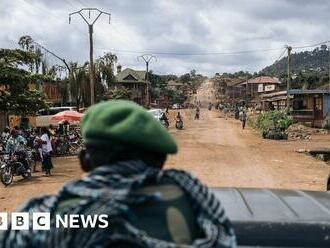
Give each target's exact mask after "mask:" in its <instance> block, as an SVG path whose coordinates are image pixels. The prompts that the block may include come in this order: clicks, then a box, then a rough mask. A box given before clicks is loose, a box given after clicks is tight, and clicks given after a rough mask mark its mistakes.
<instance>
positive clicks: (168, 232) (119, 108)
mask: <svg viewBox="0 0 330 248" xmlns="http://www.w3.org/2000/svg"><path fill="white" fill-rule="evenodd" d="M81 127H82V129H81V130H82V135H83V138H84V140H85V145H86V148H85V149H84V150H82V151H81V153H80V155H79V160H80V165H81V168H82V169H83V171H85V172H88V173H89V174H88V175H87V176H86V177H85V178H82V179H80V180H78V181H75V182H71V183H69V184H66V185H65V186H64V187H63V188H62V189H61V190H60V191H59V193H57V194H56V195H53V196H52V195H50V196H49V195H48V196H45V197H38V198H35V199H32V200H30V201H29V202H28V203H26V204H24V207H23V209H20V210H19V211H21V212H30V213H35V212H46V213H50V216H51V220H50V223H51V227H52V226H53V225H55V222H56V216H55V213H57V214H61V215H62V218H64V217H63V215H67V214H72V213H79V215H80V216H89V215H92V216H100V215H106V216H108V220H109V226H108V228H99V227H98V226H97V225H100V223H98V224H96V227H94V228H76V229H74V230H71V231H70V229H66V228H57V229H51V230H50V231H44V230H36V229H32V228H30V229H29V230H23V231H21V230H11V227H10V226H9V229H8V230H7V231H4V238H3V240H0V246H1V247H54V248H57V247H78V246H79V247H147V248H148V247H150V248H151V247H179V246H180V247H181V246H184V247H187V248H188V247H191V248H192V247H200V245H201V244H202V246H203V247H209V248H213V247H236V239H235V234H234V231H233V228H232V225H231V223H230V221H229V219H228V218H227V216H226V214H225V212H224V209H223V207H222V205H221V203H220V202H219V201H218V200H217V198H216V197H215V196H214V195H213V193H212V192H211V191H210V190H209V189H208V188H207V187H206V186H204V185H202V184H201V182H200V181H199V180H198V179H196V178H194V177H192V176H191V175H190V174H189V173H188V172H185V171H182V170H176V169H166V170H164V169H163V166H164V163H165V161H166V158H167V155H168V154H174V153H176V152H177V149H178V148H177V144H176V142H175V140H174V139H173V138H172V136H171V135H170V134H169V133H168V132H167V130H166V129H165V128H164V127H162V125H161V123H160V122H158V121H157V120H156V119H154V118H153V117H152V116H151V115H150V114H148V113H147V112H146V111H145V110H144V109H143V108H142V107H141V106H139V105H137V104H135V103H133V102H128V101H107V102H102V103H99V104H96V105H93V106H92V107H90V108H89V109H88V110H87V112H86V114H85V115H84V117H83V119H82V123H81ZM151 213H152V214H151ZM56 223H57V222H56ZM101 224H102V223H101ZM78 225H79V224H78Z"/></svg>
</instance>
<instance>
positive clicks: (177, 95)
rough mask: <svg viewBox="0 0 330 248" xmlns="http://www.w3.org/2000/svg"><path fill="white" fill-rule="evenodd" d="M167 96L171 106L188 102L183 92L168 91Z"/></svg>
mask: <svg viewBox="0 0 330 248" xmlns="http://www.w3.org/2000/svg"><path fill="white" fill-rule="evenodd" d="M166 95H167V96H168V100H169V104H170V105H172V104H175V103H178V104H183V103H184V102H185V101H186V100H187V96H185V95H184V94H183V93H182V92H180V91H176V90H170V89H169V90H167V92H166Z"/></svg>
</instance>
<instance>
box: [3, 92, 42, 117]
mask: <svg viewBox="0 0 330 248" xmlns="http://www.w3.org/2000/svg"><path fill="white" fill-rule="evenodd" d="M45 108H48V105H47V104H46V102H45V99H44V97H43V96H42V95H41V93H40V92H39V91H36V90H33V91H25V92H21V93H19V94H17V95H15V97H13V96H12V95H11V94H9V93H8V92H6V91H0V109H1V111H3V112H7V113H9V114H15V115H22V116H26V115H35V114H36V113H37V111H38V110H40V109H45Z"/></svg>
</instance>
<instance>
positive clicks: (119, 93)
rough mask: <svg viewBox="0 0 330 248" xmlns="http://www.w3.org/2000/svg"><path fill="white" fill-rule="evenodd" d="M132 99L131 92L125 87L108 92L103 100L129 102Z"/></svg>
mask: <svg viewBox="0 0 330 248" xmlns="http://www.w3.org/2000/svg"><path fill="white" fill-rule="evenodd" d="M130 98H131V91H130V90H129V89H127V88H125V87H115V88H111V89H109V90H108V92H107V94H106V95H105V96H104V97H103V99H102V100H118V99H123V100H129V99H130Z"/></svg>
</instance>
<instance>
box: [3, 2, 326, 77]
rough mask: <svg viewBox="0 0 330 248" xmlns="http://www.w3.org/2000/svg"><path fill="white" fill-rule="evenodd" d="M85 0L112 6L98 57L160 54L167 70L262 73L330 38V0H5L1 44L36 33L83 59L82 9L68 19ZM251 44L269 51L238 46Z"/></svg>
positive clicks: (98, 38) (127, 60)
mask: <svg viewBox="0 0 330 248" xmlns="http://www.w3.org/2000/svg"><path fill="white" fill-rule="evenodd" d="M83 7H96V8H99V9H101V10H103V11H107V12H110V13H111V23H110V24H109V23H108V17H107V16H103V17H102V16H101V17H100V19H99V20H98V21H97V23H96V25H95V27H94V56H95V57H98V56H101V55H103V54H104V53H105V52H107V51H110V52H113V53H116V54H117V55H118V58H119V63H120V64H121V65H122V66H123V67H124V68H125V67H132V68H136V69H142V68H143V64H142V63H141V62H139V61H138V60H137V56H139V55H141V54H142V53H154V54H156V56H157V61H153V63H152V64H151V65H150V67H151V69H152V70H153V71H154V72H156V73H162V74H168V73H175V74H181V73H185V72H188V71H190V70H192V69H196V70H197V72H199V73H203V74H207V75H212V74H214V73H215V72H220V73H223V72H234V71H238V70H249V71H251V72H254V71H258V70H260V69H262V68H263V67H265V66H267V65H269V64H271V63H272V62H274V61H275V60H276V59H277V58H278V57H279V56H280V55H281V54H282V52H283V50H284V46H285V45H286V44H290V45H293V46H300V45H309V44H315V43H318V42H321V41H326V40H329V39H330V16H329V13H330V1H328V0H314V1H310V0H120V1H119V0H94V1H90V0H71V1H70V0H56V1H51V0H0V30H1V35H0V47H4V48H14V47H17V41H18V39H19V37H20V36H22V35H27V34H28V35H30V36H32V38H33V39H34V40H36V41H37V42H39V43H41V44H43V45H44V46H45V47H47V48H49V49H50V50H52V51H55V52H56V53H57V54H59V55H60V56H62V57H63V58H65V59H66V60H68V61H79V62H83V61H85V60H87V59H88V56H89V41H88V27H87V25H86V24H85V22H84V21H83V20H82V18H80V17H79V16H78V15H75V16H73V17H72V21H71V24H70V25H69V23H68V14H69V13H70V12H73V11H77V10H79V9H81V8H83ZM84 14H85V16H86V17H87V18H88V12H86V13H84ZM93 17H94V13H93V12H92V13H91V18H93ZM250 50H253V51H254V50H265V51H255V52H251V53H245V52H243V53H237V52H240V51H250ZM49 60H50V61H51V62H52V63H55V62H56V60H54V59H53V58H51V56H49Z"/></svg>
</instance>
